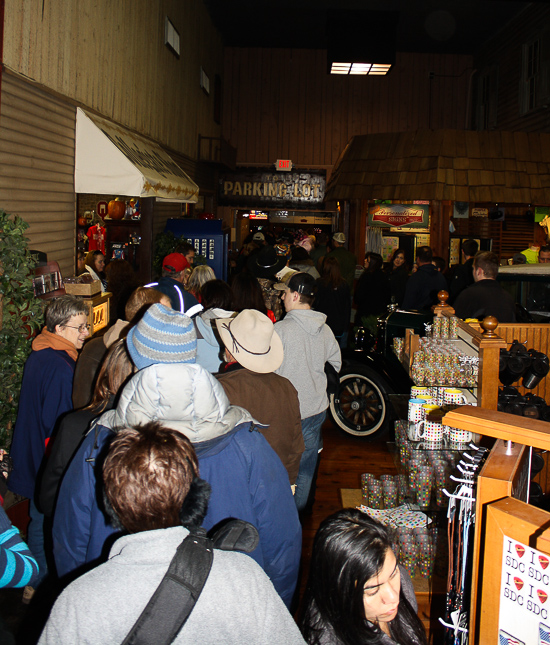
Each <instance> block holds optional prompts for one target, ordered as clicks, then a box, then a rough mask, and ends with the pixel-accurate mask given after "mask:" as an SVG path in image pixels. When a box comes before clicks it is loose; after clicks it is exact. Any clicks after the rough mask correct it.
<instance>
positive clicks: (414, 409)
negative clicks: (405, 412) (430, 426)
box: [409, 399, 426, 423]
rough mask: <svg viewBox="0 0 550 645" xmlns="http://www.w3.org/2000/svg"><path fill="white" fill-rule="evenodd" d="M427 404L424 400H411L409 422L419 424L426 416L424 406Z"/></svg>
mask: <svg viewBox="0 0 550 645" xmlns="http://www.w3.org/2000/svg"><path fill="white" fill-rule="evenodd" d="M425 404H426V401H425V400H424V399H410V400H409V421H412V422H413V423H418V421H421V420H422V419H423V418H424V416H425V414H426V413H425V411H424V409H423V407H422V406H424V405H425Z"/></svg>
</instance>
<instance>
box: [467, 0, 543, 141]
mask: <svg viewBox="0 0 550 645" xmlns="http://www.w3.org/2000/svg"><path fill="white" fill-rule="evenodd" d="M534 35H539V36H540V37H541V38H542V39H543V47H542V49H543V51H541V62H542V59H544V60H545V61H546V66H547V67H546V71H545V74H546V75H547V79H546V83H547V84H550V69H549V68H548V66H549V65H550V51H549V49H548V48H549V47H550V6H549V5H548V4H547V3H542V2H534V3H531V4H530V5H529V6H528V7H527V8H526V9H525V10H524V11H523V12H522V13H521V14H520V15H519V16H518V17H517V18H515V19H514V20H513V22H511V23H509V24H508V25H507V26H506V27H505V28H504V29H503V30H502V31H501V32H500V33H498V34H497V35H496V36H495V37H494V38H493V39H491V40H489V41H487V42H486V43H484V44H482V46H481V47H480V49H479V52H478V53H477V55H476V56H475V59H474V62H475V68H476V70H477V72H478V74H483V73H486V72H489V70H491V69H493V70H494V71H495V74H494V79H495V83H496V104H495V115H496V116H495V117H494V118H492V119H491V123H490V126H489V127H491V128H493V129H496V130H523V131H529V132H536V131H538V132H548V131H550V108H549V106H548V105H544V106H541V107H539V108H537V109H534V110H532V111H530V112H528V113H527V114H524V115H522V114H521V106H520V92H519V88H520V81H521V74H522V46H523V45H524V44H525V43H526V42H528V40H529V39H530V38H531V37H533V36H534ZM549 90H550V86H549V87H547V88H546V91H547V92H548V91H549ZM478 94H479V85H478V83H477V82H476V92H475V93H474V99H475V101H476V103H479V100H480V99H479V96H478ZM474 112H475V111H474ZM473 122H474V125H475V126H476V127H477V128H478V129H482V126H480V124H478V123H476V121H475V120H474V121H473Z"/></svg>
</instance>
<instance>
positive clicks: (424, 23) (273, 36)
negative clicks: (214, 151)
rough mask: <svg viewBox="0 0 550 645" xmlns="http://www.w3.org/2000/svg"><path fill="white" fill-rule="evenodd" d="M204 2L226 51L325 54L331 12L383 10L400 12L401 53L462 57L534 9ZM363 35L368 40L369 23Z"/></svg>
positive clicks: (334, 0)
mask: <svg viewBox="0 0 550 645" xmlns="http://www.w3.org/2000/svg"><path fill="white" fill-rule="evenodd" d="M204 2H205V4H206V6H207V8H208V11H209V13H210V15H211V16H212V20H213V21H214V24H215V25H216V27H217V28H218V29H219V31H220V33H221V34H222V36H223V39H224V43H225V44H226V45H227V46H233V47H284V48H287V47H291V48H304V49H325V48H326V46H327V13H328V12H329V11H331V10H332V11H358V10H360V11H381V10H382V11H397V12H398V15H399V21H398V25H397V51H409V52H440V53H461V54H473V53H475V51H476V50H477V48H478V47H479V45H480V44H482V43H483V42H484V41H485V40H487V39H488V38H489V37H491V36H493V35H495V34H497V33H498V32H499V30H500V29H502V27H504V25H506V23H507V22H509V21H510V20H511V19H512V18H513V17H514V16H515V15H517V14H518V13H519V12H520V11H522V9H524V8H525V7H526V6H527V5H528V4H530V3H529V2H526V1H523V2H522V1H516V2H512V1H508V0H315V1H314V0H278V2H273V1H268V0H204ZM548 2H550V0H545V2H544V3H543V4H547V3H548ZM534 4H535V3H534ZM350 31H352V25H350ZM364 34H365V37H366V38H368V36H369V26H368V21H366V22H365V27H364Z"/></svg>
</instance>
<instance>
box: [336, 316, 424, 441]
mask: <svg viewBox="0 0 550 645" xmlns="http://www.w3.org/2000/svg"><path fill="white" fill-rule="evenodd" d="M432 317H433V316H432V315H430V314H425V313H418V312H413V311H401V310H399V309H397V308H396V307H395V306H392V305H390V307H388V313H387V314H386V315H384V316H381V317H380V318H379V319H378V328H377V333H376V338H375V337H374V336H373V335H372V334H370V333H369V332H368V331H367V330H366V329H365V328H364V327H360V328H359V329H358V330H357V332H356V334H355V339H354V346H355V347H354V349H346V350H343V351H342V369H341V370H340V374H339V377H340V381H339V384H338V387H337V390H336V392H335V394H333V395H331V396H330V412H331V415H332V419H333V420H334V422H335V423H336V425H338V426H339V427H340V428H341V429H342V430H344V431H345V432H347V433H349V434H352V435H356V436H358V437H365V438H368V439H375V438H380V437H381V436H382V435H383V434H385V433H386V432H387V431H388V430H389V428H390V425H391V422H392V421H393V420H395V419H396V418H397V416H396V411H395V406H396V403H397V401H396V399H398V398H401V399H402V398H403V395H407V394H408V392H409V391H410V387H411V385H412V381H411V380H410V378H409V376H408V374H407V372H406V371H405V369H404V368H403V366H402V365H401V363H400V362H399V360H398V359H397V357H396V356H395V354H394V352H393V338H394V337H404V336H405V330H406V329H414V330H415V332H417V333H419V334H421V335H424V330H425V328H424V324H425V323H430V322H431V320H432Z"/></svg>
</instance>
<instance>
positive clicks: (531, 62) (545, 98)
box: [520, 30, 550, 114]
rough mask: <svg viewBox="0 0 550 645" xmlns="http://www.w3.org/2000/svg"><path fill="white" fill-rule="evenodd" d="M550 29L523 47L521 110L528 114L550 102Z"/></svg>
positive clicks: (522, 112)
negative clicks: (549, 41) (549, 40)
mask: <svg viewBox="0 0 550 645" xmlns="http://www.w3.org/2000/svg"><path fill="white" fill-rule="evenodd" d="M549 38H550V30H547V31H545V32H544V33H543V34H539V35H538V36H536V37H535V38H533V40H531V41H529V42H527V43H525V44H524V45H523V48H522V57H523V60H522V75H521V86H520V111H521V114H527V113H528V112H530V111H532V110H536V109H538V108H541V107H546V106H547V104H548V103H549V102H550V44H549V43H548V39H549Z"/></svg>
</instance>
